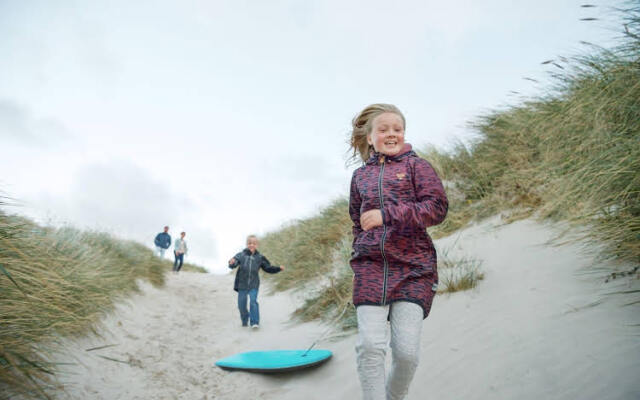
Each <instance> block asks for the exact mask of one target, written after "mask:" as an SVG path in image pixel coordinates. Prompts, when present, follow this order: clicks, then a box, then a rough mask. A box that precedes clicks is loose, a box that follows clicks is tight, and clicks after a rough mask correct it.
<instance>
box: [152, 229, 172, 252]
mask: <svg viewBox="0 0 640 400" xmlns="http://www.w3.org/2000/svg"><path fill="white" fill-rule="evenodd" d="M153 243H155V244H156V246H158V247H162V248H163V249H168V248H169V246H171V235H169V234H168V233H167V232H160V233H158V234H157V235H156V239H155V240H154V241H153Z"/></svg>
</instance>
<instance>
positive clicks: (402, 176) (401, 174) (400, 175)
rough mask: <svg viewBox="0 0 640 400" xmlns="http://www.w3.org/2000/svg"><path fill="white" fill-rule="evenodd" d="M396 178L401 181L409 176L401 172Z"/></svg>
mask: <svg viewBox="0 0 640 400" xmlns="http://www.w3.org/2000/svg"><path fill="white" fill-rule="evenodd" d="M396 176H397V177H398V179H399V180H403V179H404V177H405V176H407V174H405V173H404V172H401V173H399V174H396Z"/></svg>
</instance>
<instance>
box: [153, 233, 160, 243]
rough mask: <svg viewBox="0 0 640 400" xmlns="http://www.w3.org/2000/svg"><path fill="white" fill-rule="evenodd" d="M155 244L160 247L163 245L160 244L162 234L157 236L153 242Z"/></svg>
mask: <svg viewBox="0 0 640 400" xmlns="http://www.w3.org/2000/svg"><path fill="white" fill-rule="evenodd" d="M153 243H154V244H155V245H156V246H160V245H161V243H160V234H159V233H158V234H157V235H156V238H155V239H154V240H153Z"/></svg>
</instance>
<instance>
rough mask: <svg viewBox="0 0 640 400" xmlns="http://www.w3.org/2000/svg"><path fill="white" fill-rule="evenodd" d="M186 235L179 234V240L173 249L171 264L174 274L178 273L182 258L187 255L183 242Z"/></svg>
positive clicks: (184, 242) (185, 245)
mask: <svg viewBox="0 0 640 400" xmlns="http://www.w3.org/2000/svg"><path fill="white" fill-rule="evenodd" d="M185 235H186V233H184V232H180V239H177V240H176V243H175V246H174V248H173V255H174V256H175V261H174V262H173V272H175V273H176V274H177V273H178V272H180V269H181V268H182V262H183V261H184V256H185V254H187V250H188V249H187V242H186V240H184V237H185Z"/></svg>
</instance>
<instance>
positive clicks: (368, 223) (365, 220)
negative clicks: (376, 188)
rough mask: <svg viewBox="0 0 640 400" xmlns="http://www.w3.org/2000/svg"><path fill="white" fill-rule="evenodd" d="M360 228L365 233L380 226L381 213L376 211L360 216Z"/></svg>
mask: <svg viewBox="0 0 640 400" xmlns="http://www.w3.org/2000/svg"><path fill="white" fill-rule="evenodd" d="M360 226H362V229H364V230H365V231H368V230H369V229H373V228H375V227H376V226H382V213H381V212H380V210H378V209H374V210H369V211H367V212H365V213H363V214H362V215H361V216H360Z"/></svg>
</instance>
